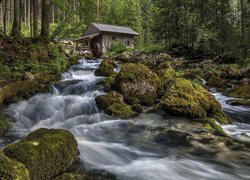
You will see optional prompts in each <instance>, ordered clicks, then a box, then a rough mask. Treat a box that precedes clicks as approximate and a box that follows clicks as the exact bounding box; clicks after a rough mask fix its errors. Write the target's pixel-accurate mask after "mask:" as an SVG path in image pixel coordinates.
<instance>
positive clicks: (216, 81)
mask: <svg viewBox="0 0 250 180" xmlns="http://www.w3.org/2000/svg"><path fill="white" fill-rule="evenodd" d="M206 85H208V86H209V87H216V88H220V89H226V88H227V85H226V82H225V81H224V80H223V79H221V78H220V77H217V76H214V75H213V76H212V77H211V78H210V79H209V80H208V81H207V84H206Z"/></svg>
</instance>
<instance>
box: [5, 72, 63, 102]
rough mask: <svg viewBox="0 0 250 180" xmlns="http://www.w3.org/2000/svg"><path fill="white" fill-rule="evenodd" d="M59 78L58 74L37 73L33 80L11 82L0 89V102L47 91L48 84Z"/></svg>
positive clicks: (24, 97)
mask: <svg viewBox="0 0 250 180" xmlns="http://www.w3.org/2000/svg"><path fill="white" fill-rule="evenodd" d="M59 79H60V75H59V74H37V75H35V80H34V81H30V80H29V81H17V82H15V83H11V84H9V85H7V86H5V87H3V88H2V89H0V104H2V103H6V104H8V103H13V102H17V101H19V100H22V99H27V98H30V97H31V96H33V95H35V94H36V93H39V92H40V93H44V92H49V90H50V85H51V84H52V83H53V82H55V81H57V80H59Z"/></svg>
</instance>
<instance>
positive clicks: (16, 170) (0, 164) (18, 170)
mask: <svg viewBox="0 0 250 180" xmlns="http://www.w3.org/2000/svg"><path fill="white" fill-rule="evenodd" d="M0 179H3V180H5V179H6V180H11V179H13V180H29V179H30V178H29V172H28V170H27V169H26V168H25V166H24V165H23V164H22V163H21V162H18V161H15V160H12V159H10V158H9V157H7V156H6V155H5V154H4V153H3V152H2V151H0Z"/></svg>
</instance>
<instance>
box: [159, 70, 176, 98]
mask: <svg viewBox="0 0 250 180" xmlns="http://www.w3.org/2000/svg"><path fill="white" fill-rule="evenodd" d="M176 77H177V74H176V72H175V70H174V69H173V68H167V69H165V70H161V72H160V86H159V88H158V95H159V97H162V96H164V95H165V92H166V91H167V89H168V88H169V85H170V83H171V82H172V81H173V80H174V79H175V78H176Z"/></svg>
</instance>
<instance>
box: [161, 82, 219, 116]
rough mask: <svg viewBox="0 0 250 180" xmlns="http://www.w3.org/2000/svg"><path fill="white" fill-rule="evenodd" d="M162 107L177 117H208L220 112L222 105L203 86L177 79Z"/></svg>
mask: <svg viewBox="0 0 250 180" xmlns="http://www.w3.org/2000/svg"><path fill="white" fill-rule="evenodd" d="M160 104H161V107H162V108H163V109H164V110H165V111H167V112H169V113H173V114H176V115H186V116H189V117H206V116H207V115H208V114H210V113H213V112H218V111H219V110H220V104H219V102H218V101H217V100H216V99H215V97H214V96H213V95H211V94H210V93H209V92H208V91H207V90H205V89H204V88H203V87H202V86H201V85H199V84H197V83H194V82H192V81H189V80H187V79H184V78H177V79H175V81H174V82H173V84H172V86H171V87H170V88H169V90H168V91H167V92H166V95H165V97H164V98H162V100H161V103H160Z"/></svg>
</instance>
